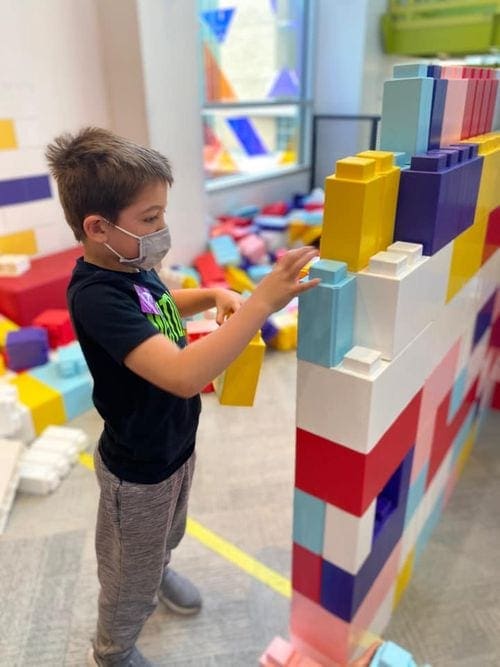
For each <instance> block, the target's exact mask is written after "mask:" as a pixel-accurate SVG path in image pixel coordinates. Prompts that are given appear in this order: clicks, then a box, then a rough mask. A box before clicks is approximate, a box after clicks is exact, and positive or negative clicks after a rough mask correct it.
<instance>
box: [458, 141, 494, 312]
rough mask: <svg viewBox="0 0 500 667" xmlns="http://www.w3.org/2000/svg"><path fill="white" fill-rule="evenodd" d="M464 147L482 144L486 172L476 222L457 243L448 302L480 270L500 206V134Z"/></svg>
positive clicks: (482, 177)
mask: <svg viewBox="0 0 500 667" xmlns="http://www.w3.org/2000/svg"><path fill="white" fill-rule="evenodd" d="M464 143H477V144H479V149H478V151H479V155H481V156H483V171H482V174H481V182H480V184H479V192H478V196H477V205H476V212H475V215H474V222H473V224H472V225H471V227H469V228H468V229H466V230H465V231H464V232H462V234H460V236H458V237H457V238H456V239H455V241H454V242H453V254H452V257H451V266H450V277H449V280H448V293H447V297H446V300H447V301H449V300H450V299H452V298H453V297H454V296H455V294H456V293H457V292H459V291H460V290H461V289H462V287H463V286H464V285H465V283H466V282H468V281H469V280H470V279H471V278H472V276H473V275H474V274H475V273H477V271H478V270H479V269H480V267H481V263H482V258H483V250H484V243H485V239H486V232H487V230H488V217H489V215H490V213H491V211H492V210H493V209H494V208H496V207H497V206H499V205H500V133H491V134H485V135H481V136H479V137H471V138H470V139H467V140H466V141H465V142H464Z"/></svg>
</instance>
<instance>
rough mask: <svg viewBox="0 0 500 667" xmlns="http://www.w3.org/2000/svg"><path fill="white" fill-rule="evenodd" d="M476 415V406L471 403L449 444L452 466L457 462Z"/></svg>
mask: <svg viewBox="0 0 500 667" xmlns="http://www.w3.org/2000/svg"><path fill="white" fill-rule="evenodd" d="M475 416H476V406H475V405H472V407H471V408H470V410H469V412H468V413H467V416H466V418H465V420H464V423H463V424H462V426H461V427H460V430H459V431H458V433H457V435H456V436H455V439H454V440H453V444H452V446H451V466H452V467H453V466H454V465H455V463H456V462H457V459H458V457H459V456H460V454H461V452H462V450H463V448H464V445H465V443H466V440H467V438H468V437H469V435H470V432H471V429H472V427H473V426H474V418H475Z"/></svg>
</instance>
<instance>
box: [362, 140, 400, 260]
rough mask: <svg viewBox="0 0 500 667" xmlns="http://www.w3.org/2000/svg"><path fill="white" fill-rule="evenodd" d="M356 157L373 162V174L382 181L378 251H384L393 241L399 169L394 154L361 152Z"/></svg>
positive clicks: (387, 152)
mask: <svg viewBox="0 0 500 667" xmlns="http://www.w3.org/2000/svg"><path fill="white" fill-rule="evenodd" d="M358 157H364V158H368V159H372V160H375V173H376V174H378V175H379V176H381V177H382V179H383V183H384V185H383V194H382V202H381V205H382V215H381V219H380V223H381V225H380V236H379V242H378V250H386V249H387V246H389V245H391V243H392V242H393V240H394V223H395V221H396V207H397V203H398V192H399V179H400V176H401V169H400V168H399V167H397V166H396V165H395V164H394V153H391V152H390V151H363V152H362V153H358Z"/></svg>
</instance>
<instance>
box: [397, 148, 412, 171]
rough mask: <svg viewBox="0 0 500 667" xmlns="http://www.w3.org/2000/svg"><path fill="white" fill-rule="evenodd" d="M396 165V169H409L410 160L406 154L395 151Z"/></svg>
mask: <svg viewBox="0 0 500 667" xmlns="http://www.w3.org/2000/svg"><path fill="white" fill-rule="evenodd" d="M394 164H395V165H396V167H401V169H408V168H409V166H410V158H409V157H407V156H406V153H401V152H400V151H394Z"/></svg>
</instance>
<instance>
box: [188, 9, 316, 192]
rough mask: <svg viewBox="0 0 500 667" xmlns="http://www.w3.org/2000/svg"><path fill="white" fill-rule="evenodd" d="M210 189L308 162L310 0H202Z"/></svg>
mask: <svg viewBox="0 0 500 667" xmlns="http://www.w3.org/2000/svg"><path fill="white" fill-rule="evenodd" d="M198 8H199V20H200V25H201V31H200V34H201V47H202V54H201V55H202V58H201V59H202V63H203V77H202V80H203V91H202V95H203V119H202V121H203V137H204V149H203V159H204V166H205V174H206V179H207V188H208V189H215V188H217V187H224V186H227V185H231V184H234V183H241V182H244V181H249V180H256V179H260V178H265V177H269V176H273V175H278V174H281V173H284V172H286V171H288V170H290V169H292V170H293V169H297V168H300V167H304V166H305V164H306V161H307V149H308V146H306V145H305V143H306V142H305V141H304V138H305V136H306V133H307V132H308V131H309V122H310V113H311V104H310V100H309V98H308V81H307V79H308V77H307V69H308V64H307V59H306V54H307V51H308V49H307V46H308V43H309V41H310V40H309V30H310V28H309V26H310V11H311V10H310V4H309V1H308V0H198Z"/></svg>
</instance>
